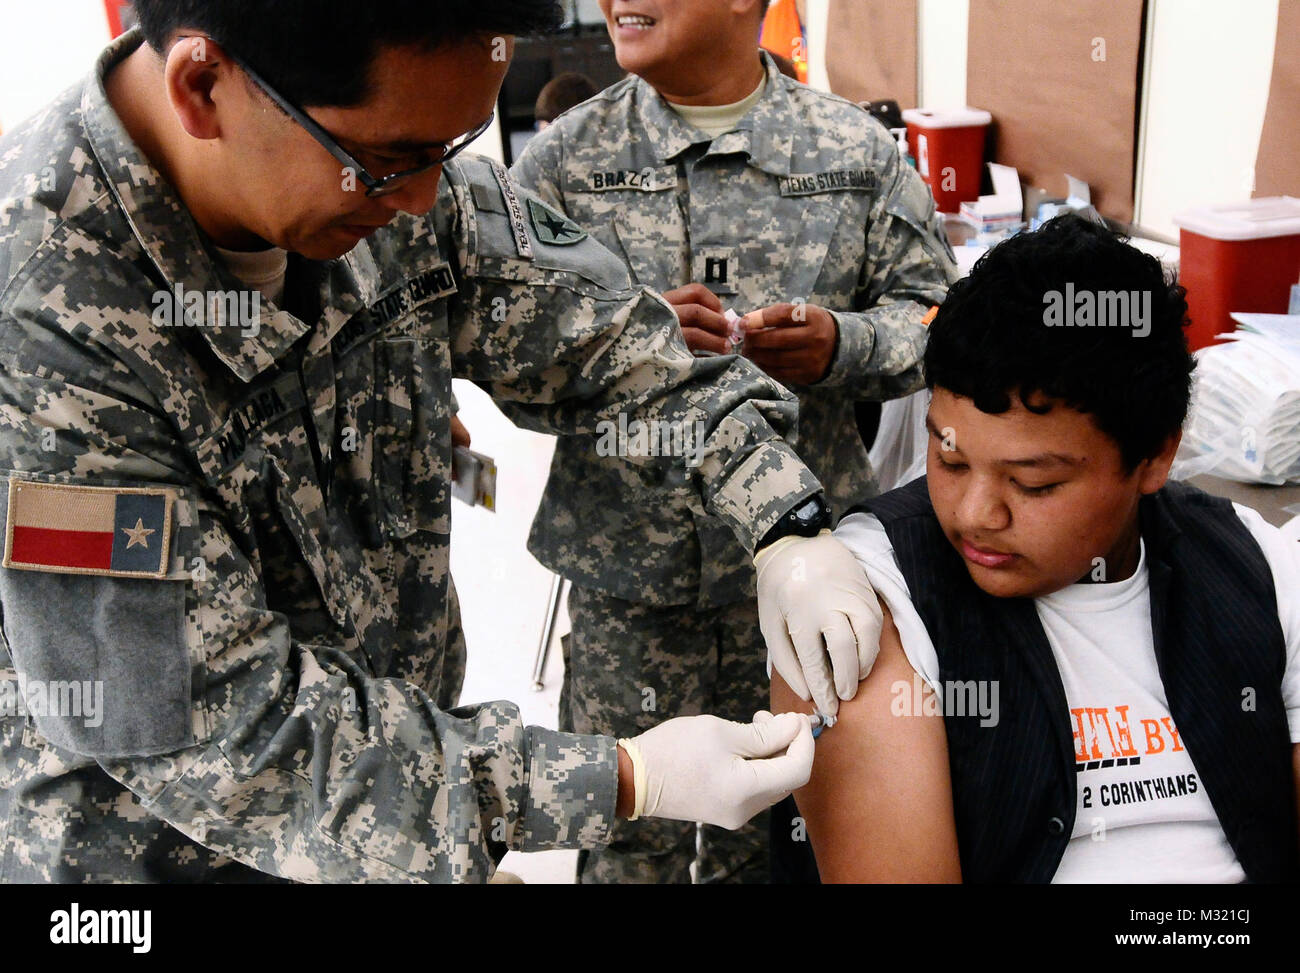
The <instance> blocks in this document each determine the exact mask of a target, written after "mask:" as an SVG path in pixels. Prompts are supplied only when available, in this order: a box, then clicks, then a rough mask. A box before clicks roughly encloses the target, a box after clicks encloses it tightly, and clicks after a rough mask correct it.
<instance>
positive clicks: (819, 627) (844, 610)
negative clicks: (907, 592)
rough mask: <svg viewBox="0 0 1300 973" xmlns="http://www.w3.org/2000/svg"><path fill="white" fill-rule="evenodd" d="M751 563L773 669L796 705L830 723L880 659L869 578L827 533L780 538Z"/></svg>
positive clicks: (880, 619) (878, 621) (880, 621)
mask: <svg viewBox="0 0 1300 973" xmlns="http://www.w3.org/2000/svg"><path fill="white" fill-rule="evenodd" d="M754 565H755V566H756V567H757V568H758V623H759V627H760V628H762V630H763V638H764V639H766V640H767V651H768V655H769V656H770V657H771V659H772V665H774V666H775V667H776V671H777V672H779V673H780V674H781V678H782V679H784V680H785V681H786V683H787V684H788V685H789V686H790V688H791V689H792V690H794V692H796V693H798V695H799V698H800V699H804V700H807V699H811V700H812V701H813V702H814V704H816V706H817V711H818V712H819V713H821V714H823V715H825V716H829V717H834V716H835V715H836V714H837V712H838V711H839V705H840V704H839V700H841V699H852V698H853V697H854V696H855V695H857V692H858V683H859V682H861V681H862V680H863V679H865V678H867V675H868V674H869V673H870V672H871V667H872V666H873V665H875V664H876V656H877V655H879V653H880V631H881V629H882V628H883V627H884V624H885V618H884V614H883V613H882V612H881V610H880V602H879V601H877V600H876V592H875V591H874V590H873V589H872V587H871V584H870V583H869V582H868V581H867V575H866V572H865V571H863V570H862V565H860V564H858V562H857V559H856V558H854V557H853V555H852V554H851V553H850V552H849V549H848V548H847V547H845V546H844V545H843V544H841V543H840V542H839V541H837V540H836V539H835V538H834V536H832V534H831V532H830V531H829V530H823V531H822V532H821V533H820V534H818V535H817V536H816V537H782V538H781V539H780V540H778V541H777V542H776V543H774V544H769V545H768V546H767V547H765V548H763V549H762V550H761V551H759V552H758V554H757V556H756V557H755V558H754ZM837 695H838V698H837Z"/></svg>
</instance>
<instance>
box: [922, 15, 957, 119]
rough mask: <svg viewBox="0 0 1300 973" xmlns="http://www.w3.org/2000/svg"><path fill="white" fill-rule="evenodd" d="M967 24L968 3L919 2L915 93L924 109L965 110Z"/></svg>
mask: <svg viewBox="0 0 1300 973" xmlns="http://www.w3.org/2000/svg"><path fill="white" fill-rule="evenodd" d="M969 21H970V0H920V10H919V12H918V17H917V23H918V29H919V31H920V40H919V43H918V46H919V50H918V52H917V62H918V68H919V73H920V83H919V85H918V87H917V91H918V92H919V98H918V102H919V104H920V105H922V106H923V107H925V108H962V107H964V106H965V104H966V49H967V47H968V46H969V45H968V44H967V27H968V25H969Z"/></svg>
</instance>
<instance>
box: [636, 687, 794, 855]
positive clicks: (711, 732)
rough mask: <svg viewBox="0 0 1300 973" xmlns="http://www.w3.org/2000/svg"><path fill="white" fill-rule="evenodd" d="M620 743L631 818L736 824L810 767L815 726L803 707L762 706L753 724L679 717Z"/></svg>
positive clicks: (772, 801) (789, 788)
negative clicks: (627, 766) (629, 778)
mask: <svg viewBox="0 0 1300 973" xmlns="http://www.w3.org/2000/svg"><path fill="white" fill-rule="evenodd" d="M619 746H621V747H622V748H623V749H624V751H626V753H627V755H628V757H629V758H630V759H631V761H632V767H633V772H634V779H635V782H636V805H635V809H634V810H633V812H632V817H633V818H634V819H635V818H637V817H641V816H645V817H652V818H671V819H673V820H676V821H703V822H704V823H705V824H713V825H717V826H718V827H720V828H727V829H729V830H731V831H734V830H735V829H736V828H739V827H740V826H741V825H743V824H744V823H745V822H746V821H748V820H749V819H750V818H752V817H753V816H754V815H755V814H757V813H758V812H759V811H762V810H764V809H766V808H769V807H771V806H772V805H773V804H775V803H776V802H777V801H779V800H781V799H782V798H783V797H786V796H788V795H789V794H790V792H791V791H793V790H795V789H796V788H798V787H802V786H803V785H804V784H806V783H808V776H809V775H810V774H811V773H812V761H813V738H812V725H811V720H810V718H809V717H807V716H804V715H802V714H800V713H782V714H781V715H780V716H773V715H772V714H771V713H768V712H766V711H760V712H758V713H755V714H754V722H753V723H733V722H731V721H730V720H722V719H718V717H716V716H681V717H678V718H677V719H675V720H668V721H667V722H665V723H660V724H659V725H658V726H656V727H654V728H653V729H650V730H647V731H646V732H645V733H642V734H641V735H640V736H638V737H635V738H634V739H631V740H620V741H619Z"/></svg>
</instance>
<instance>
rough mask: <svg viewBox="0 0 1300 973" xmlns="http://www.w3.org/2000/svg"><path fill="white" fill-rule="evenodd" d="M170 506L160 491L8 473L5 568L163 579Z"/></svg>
mask: <svg viewBox="0 0 1300 973" xmlns="http://www.w3.org/2000/svg"><path fill="white" fill-rule="evenodd" d="M172 504H173V496H172V492H171V491H170V490H166V489H153V488H143V489H138V488H130V487H91V486H80V485H75V484H70V483H38V482H35V481H33V480H19V479H11V480H10V481H9V513H8V516H7V518H6V522H5V553H4V567H6V568H19V569H21V570H24V571H51V572H54V573H57V574H101V575H109V576H113V577H123V578H162V577H164V576H165V575H166V574H167V568H168V551H169V549H170V543H171V527H172Z"/></svg>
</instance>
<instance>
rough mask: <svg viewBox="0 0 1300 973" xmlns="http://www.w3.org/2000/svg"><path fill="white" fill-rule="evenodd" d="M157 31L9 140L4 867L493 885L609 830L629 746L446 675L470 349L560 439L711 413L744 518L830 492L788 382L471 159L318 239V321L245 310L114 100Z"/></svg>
mask: <svg viewBox="0 0 1300 973" xmlns="http://www.w3.org/2000/svg"><path fill="white" fill-rule="evenodd" d="M138 43H139V38H138V36H136V35H127V37H126V38H124V39H122V40H121V41H120V42H118V43H115V44H114V45H113V46H112V47H110V48H109V49H108V50H107V51H106V52H105V54H104V56H103V57H102V59H101V61H100V63H99V65H98V67H97V69H96V72H95V73H94V74H93V75H92V76H91V78H90V79H89V80H88V82H87V83H86V85H85V86H84V88H80V89H78V90H75V91H71V92H69V93H68V94H66V95H65V96H63V97H62V98H60V99H59V100H58V101H57V102H56V103H54V104H53V105H51V106H50V107H49V108H48V109H47V110H46V111H44V112H43V113H41V114H40V115H38V116H37V117H36V118H34V119H32V120H31V121H29V122H28V123H26V124H24V125H23V126H22V127H20V128H19V129H17V130H15V131H14V132H11V133H10V134H9V135H7V136H6V137H5V138H4V139H3V140H0V504H3V509H0V517H3V518H4V522H5V530H6V532H5V535H4V542H5V551H4V567H3V568H0V610H2V611H3V639H2V640H0V879H3V880H6V881H108V880H146V881H148V880H174V881H185V880H222V879H237V880H250V879H252V878H257V877H259V876H276V877H280V878H285V879H293V880H303V881H330V882H344V881H426V880H427V881H467V880H477V879H482V878H484V877H485V876H486V875H487V874H488V873H489V871H490V870H491V868H492V863H493V861H494V860H499V858H500V857H501V855H503V854H504V853H505V851H506V850H507V849H508V848H515V849H537V848H544V847H578V846H591V845H593V844H596V843H599V842H601V841H603V840H605V838H606V835H607V831H608V827H609V824H610V820H611V818H612V816H613V812H614V804H615V790H616V782H617V769H616V768H617V763H616V750H615V741H614V740H612V739H610V738H606V737H585V736H574V735H568V734H561V733H555V732H553V731H549V730H545V729H540V728H537V727H525V726H523V725H522V724H521V722H520V719H519V713H518V710H517V709H516V708H515V707H514V706H513V705H511V704H509V703H490V704H487V705H482V706H476V707H465V708H460V709H455V710H452V711H445V710H443V709H440V708H439V707H438V705H437V701H438V700H444V701H446V700H448V699H454V695H455V691H456V690H457V689H458V688H459V687H458V686H454V687H448V686H446V685H443V684H442V678H443V671H444V668H445V667H446V664H447V663H446V659H445V644H446V641H447V633H448V630H449V628H451V627H453V626H455V624H456V618H455V611H456V610H455V606H454V602H452V600H451V596H450V589H449V578H448V530H449V513H450V511H449V499H448V471H449V464H450V456H451V441H450V428H449V410H448V403H449V399H450V389H451V380H452V378H453V376H455V377H461V378H466V379H469V380H472V381H475V382H477V383H479V384H480V385H481V386H482V387H483V388H485V389H486V390H487V391H489V392H490V393H491V394H492V395H493V397H494V398H495V399H496V401H497V402H498V403H499V404H500V405H501V406H502V408H503V409H505V410H506V412H507V413H508V414H509V415H510V416H511V417H512V418H513V419H514V420H515V421H516V422H518V423H520V424H522V425H526V426H528V427H530V428H534V429H538V430H544V431H551V432H557V433H561V434H565V435H577V434H581V433H584V432H588V431H590V430H592V429H593V428H594V427H595V425H596V423H598V422H600V421H603V420H606V419H608V418H609V417H611V416H616V415H617V414H618V413H619V412H620V411H630V412H631V413H632V414H634V415H636V416H640V417H642V418H646V419H653V420H657V421H670V420H671V421H677V420H681V421H689V422H697V421H698V422H701V423H702V424H704V425H705V426H706V427H707V430H708V442H707V448H706V449H705V450H704V453H705V455H704V457H703V460H702V463H701V465H700V466H699V467H698V468H694V469H690V470H685V471H684V473H683V475H684V476H688V477H689V479H690V481H691V482H694V483H696V484H698V485H699V487H700V489H701V490H702V492H703V493H704V494H705V495H707V497H708V502H709V506H710V509H711V510H713V511H715V512H716V513H717V514H718V515H719V516H721V517H722V518H723V519H725V520H726V521H727V522H729V523H731V524H734V525H735V527H736V529H737V531H738V532H739V533H740V534H741V535H742V536H744V538H745V540H746V543H748V544H750V545H752V544H753V543H754V542H755V539H756V538H757V537H761V535H762V533H763V532H764V531H765V530H767V529H769V528H770V526H771V525H772V524H773V523H775V521H776V520H777V519H778V518H779V517H780V515H781V514H782V513H783V512H784V511H785V510H787V509H789V508H790V507H791V506H793V505H794V504H795V503H797V502H799V500H801V499H803V498H804V497H806V496H809V495H811V494H812V493H814V492H816V490H817V489H819V485H818V483H817V481H816V480H815V478H814V477H812V475H811V474H810V473H809V472H808V471H807V469H806V468H804V466H803V465H802V464H801V463H800V462H799V461H798V460H797V459H796V458H795V456H794V454H793V452H792V451H791V450H790V448H789V447H788V446H787V445H786V444H785V443H784V442H782V441H781V440H780V439H779V438H777V435H776V432H775V431H774V428H773V426H775V427H776V429H779V430H782V431H786V430H788V429H789V428H790V426H791V425H792V423H793V418H794V412H795V403H794V401H793V400H792V399H791V398H790V397H789V396H788V395H787V394H786V393H784V391H783V390H781V389H780V387H779V386H777V385H775V384H774V383H772V382H770V381H768V380H766V379H765V378H764V377H763V376H762V375H761V374H760V373H759V372H758V371H757V370H756V369H753V368H751V367H748V366H744V365H735V364H732V363H729V362H728V361H715V362H708V363H705V364H704V365H703V366H701V365H700V364H698V363H696V362H695V361H694V360H693V359H692V357H691V355H690V353H689V351H688V350H687V349H686V347H685V345H684V344H683V343H682V341H681V339H680V337H679V336H677V334H676V332H675V330H674V320H675V319H674V316H673V314H672V311H671V309H670V308H669V307H668V306H667V305H666V304H665V303H664V302H663V301H662V299H661V298H659V297H657V296H655V295H653V294H651V293H649V292H648V291H645V290H643V289H641V288H638V287H634V286H633V285H632V282H631V281H630V279H629V277H628V274H627V271H626V269H625V268H624V267H623V265H622V264H621V263H620V262H619V261H617V260H616V259H615V258H614V257H613V256H612V255H610V254H609V253H608V252H607V251H606V250H605V249H604V248H603V247H601V246H600V245H599V244H598V243H596V242H595V241H594V240H592V239H590V238H585V236H584V235H582V234H581V233H580V232H579V231H577V230H576V228H574V227H572V225H571V224H568V223H567V222H566V221H563V220H562V219H560V217H558V215H557V214H555V213H553V212H550V211H547V210H545V208H543V207H540V206H538V205H537V204H536V202H535V201H533V200H530V198H529V197H528V196H527V195H526V194H523V193H518V194H517V193H516V192H515V191H514V189H513V188H511V186H510V184H509V182H508V180H507V178H506V175H505V173H504V171H503V170H502V169H501V168H500V167H494V165H493V164H491V163H489V162H488V161H487V160H484V159H479V158H474V157H469V158H466V157H462V158H463V159H464V161H463V162H458V163H457V164H450V165H448V166H447V168H446V171H445V172H444V181H443V185H442V188H441V191H440V194H439V198H438V203H437V206H436V207H435V209H434V210H433V211H432V212H431V213H429V214H427V215H424V216H419V217H413V216H403V217H402V218H400V219H398V220H396V221H394V222H393V223H392V224H391V225H390V226H389V227H387V228H385V229H384V230H382V231H380V232H379V233H377V234H375V235H374V236H372V237H371V238H370V239H369V240H368V241H367V242H365V243H362V244H360V245H358V246H357V247H356V248H355V249H354V250H353V251H352V252H351V253H349V254H347V255H346V256H345V257H344V258H342V259H339V260H335V261H331V262H327V263H311V262H307V261H303V260H299V259H296V258H295V259H292V260H291V265H290V271H289V290H290V291H291V292H294V293H295V294H297V295H298V297H299V298H300V299H299V300H297V301H296V302H295V301H291V300H289V299H288V298H286V301H285V303H286V305H288V306H293V307H295V309H299V308H302V307H308V306H311V305H313V304H314V305H315V306H316V307H318V308H319V314H316V313H314V312H312V313H306V312H302V311H299V313H300V314H303V315H304V317H299V316H295V314H292V313H290V312H289V311H288V310H286V309H284V308H278V307H273V306H270V305H266V306H263V307H261V308H260V316H259V317H257V318H255V319H254V320H253V321H251V322H250V321H249V320H247V319H245V317H244V315H243V314H242V312H241V313H239V314H236V313H235V308H236V306H241V305H239V302H234V303H233V304H232V303H231V302H227V301H225V300H224V299H222V297H221V295H223V294H225V295H228V294H231V293H236V292H238V291H239V289H240V287H241V285H240V284H239V282H238V281H236V280H235V279H234V278H232V277H230V276H229V274H228V272H227V271H226V270H225V268H224V267H223V266H222V265H220V264H219V263H218V262H216V260H215V258H214V257H213V256H212V251H211V249H210V246H209V244H208V242H207V241H206V240H205V238H204V237H203V236H202V234H201V233H200V231H199V230H198V228H197V226H196V225H195V223H194V222H193V221H192V219H191V217H190V216H189V214H188V212H187V211H186V209H185V208H184V206H183V205H182V203H181V201H180V200H179V199H178V198H177V196H176V195H175V192H174V190H173V189H172V188H171V187H170V186H169V185H168V183H167V182H166V181H165V180H164V179H163V178H162V176H160V175H159V173H158V171H157V170H156V169H155V168H154V167H153V166H152V165H151V164H150V162H149V161H148V160H147V159H146V158H145V157H144V156H143V155H142V154H141V153H140V151H139V150H138V149H137V148H136V146H135V145H134V144H132V142H131V141H130V139H129V137H128V136H127V134H126V133H125V131H124V130H123V128H122V126H121V124H120V122H119V120H118V118H117V116H116V115H115V113H114V112H113V110H112V108H111V107H110V105H109V104H108V101H107V98H106V95H105V91H104V84H103V78H104V76H105V75H106V74H107V72H108V71H109V70H110V69H111V68H112V66H113V65H114V64H115V63H117V61H119V60H120V59H121V58H123V57H124V56H126V54H128V53H129V52H130V51H131V50H133V49H134V46H135V45H136V44H138ZM548 221H550V223H549V225H551V226H552V230H551V231H548V233H547V234H545V235H543V234H541V233H539V231H538V225H539V223H542V222H548ZM556 221H558V222H556ZM554 227H559V228H560V231H561V232H560V235H562V236H568V237H571V238H572V239H569V240H566V241H564V242H561V243H550V242H547V240H548V239H552V240H553V239H556V236H557V234H556V232H555V231H554ZM566 227H567V228H568V232H567V233H566V232H564V231H565V228H566ZM186 294H198V295H206V297H204V298H202V299H200V300H198V301H196V302H191V301H190V299H189V297H187V296H185V295H186ZM212 295H217V297H216V298H215V299H210V298H212ZM236 319H237V320H236ZM83 686H84V687H85V688H86V690H87V693H88V695H87V696H85V697H84V698H83V697H82V696H81V695H80V694H79V690H80V689H81V688H82V687H83ZM92 689H93V692H92ZM449 690H450V691H449ZM96 694H98V695H99V696H100V698H101V700H102V706H95V707H93V709H94V710H95V712H94V713H90V712H89V711H90V710H91V709H92V707H91V706H90V705H89V701H90V700H91V699H93V698H94V696H95V695H96ZM74 696H75V697H76V698H75V699H74ZM15 700H17V701H18V702H19V703H21V705H15ZM51 700H53V705H50V703H51Z"/></svg>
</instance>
